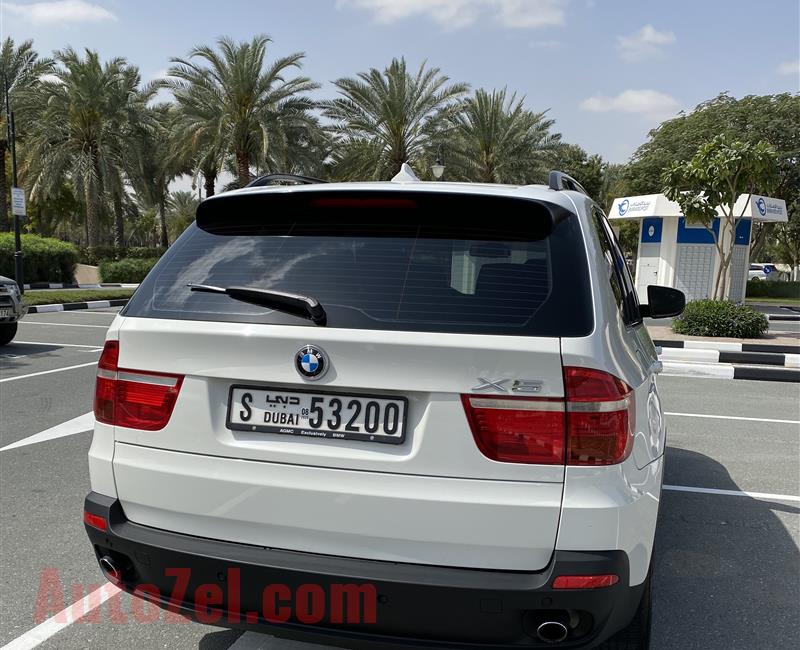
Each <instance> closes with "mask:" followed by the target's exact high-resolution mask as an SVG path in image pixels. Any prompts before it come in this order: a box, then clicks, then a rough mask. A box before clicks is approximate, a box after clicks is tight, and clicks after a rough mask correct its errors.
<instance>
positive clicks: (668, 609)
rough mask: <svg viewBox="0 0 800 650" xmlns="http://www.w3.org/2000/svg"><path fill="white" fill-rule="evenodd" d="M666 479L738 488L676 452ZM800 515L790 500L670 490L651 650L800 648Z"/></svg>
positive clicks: (700, 458)
mask: <svg viewBox="0 0 800 650" xmlns="http://www.w3.org/2000/svg"><path fill="white" fill-rule="evenodd" d="M689 477H691V478H689ZM664 482H665V483H667V484H677V485H695V486H701V487H710V488H715V489H722V490H739V489H740V488H739V487H738V486H737V485H736V483H734V481H733V480H732V479H731V477H730V475H729V474H728V472H727V470H726V469H725V467H724V466H723V465H721V464H720V463H718V462H717V461H715V460H713V459H711V458H709V457H708V456H705V455H703V454H698V453H696V452H693V451H687V450H684V449H677V448H669V449H668V451H667V463H666V476H665V480H664ZM798 514H800V508H798V507H796V506H794V505H791V504H789V503H780V502H768V501H760V500H756V499H751V498H748V497H740V496H723V495H706V494H694V493H685V492H664V493H663V495H662V503H661V513H660V521H659V528H658V535H657V539H656V555H655V582H654V590H653V595H654V611H653V615H654V618H653V644H652V648H653V650H667V649H672V648H703V649H704V650H714V649H720V650H722V649H724V650H734V649H739V648H741V649H745V648H746V649H747V650H753V649H757V648H765V649H766V648H769V649H772V648H792V647H800V626H798V609H799V608H798V586H800V551H798V543H800V531H798V518H797V515H798ZM790 531H794V537H793V536H792V533H791V532H790Z"/></svg>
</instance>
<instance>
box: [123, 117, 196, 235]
mask: <svg viewBox="0 0 800 650" xmlns="http://www.w3.org/2000/svg"><path fill="white" fill-rule="evenodd" d="M175 119H176V116H175V112H174V109H173V108H172V105H171V104H165V103H162V104H157V105H156V106H153V107H152V108H148V109H147V112H146V119H144V120H142V121H141V122H139V123H138V126H137V127H136V128H135V129H134V132H133V133H132V137H131V138H130V140H129V143H128V147H129V152H130V155H129V164H128V177H129V178H130V182H131V185H132V186H133V189H134V190H135V192H136V195H137V198H138V199H139V201H140V203H141V204H142V206H143V207H144V208H145V209H146V210H147V209H152V210H155V213H156V220H157V224H158V226H157V227H158V232H159V243H160V245H161V246H163V247H165V248H166V247H167V246H169V234H168V228H167V202H168V198H169V184H170V182H172V179H174V178H175V177H176V176H177V175H179V174H180V173H182V172H183V171H185V170H184V169H183V168H182V167H181V165H180V162H179V161H178V160H177V159H176V158H175V156H174V155H173V152H172V142H171V140H170V133H171V131H172V128H173V125H174V122H175Z"/></svg>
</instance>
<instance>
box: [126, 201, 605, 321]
mask: <svg viewBox="0 0 800 650" xmlns="http://www.w3.org/2000/svg"><path fill="white" fill-rule="evenodd" d="M218 205H219V208H217V209H218V210H221V209H222V208H223V207H224V201H221V200H220V202H219V204H218ZM410 206H411V207H409V206H405V205H404V204H400V205H394V206H393V209H386V208H383V207H382V206H380V205H374V206H372V205H371V204H370V205H367V206H366V207H363V206H362V207H359V208H358V209H348V207H347V206H346V205H342V204H338V203H337V204H335V205H334V206H333V207H328V208H324V207H323V208H319V207H318V208H316V209H314V210H309V209H305V208H304V209H297V210H292V209H290V208H286V209H285V210H281V212H282V213H281V214H278V215H276V214H275V213H274V210H273V209H270V210H269V212H268V213H267V214H265V215H264V217H263V219H259V218H254V216H253V215H252V214H251V213H248V217H247V218H237V215H236V214H235V210H234V213H233V214H230V215H225V216H226V219H220V218H219V215H215V216H216V217H217V218H216V220H215V222H214V224H213V226H212V227H208V228H207V230H203V229H201V228H200V227H198V226H197V225H196V224H192V225H191V226H190V227H189V229H188V230H187V231H186V232H185V233H184V234H183V235H182V236H181V237H180V238H179V240H178V241H177V242H176V243H175V244H174V245H173V246H172V247H171V248H170V249H169V251H168V252H167V253H166V254H165V255H164V257H163V258H162V259H161V260H160V262H159V263H158V264H157V265H156V267H155V268H154V269H153V271H152V272H151V273H150V275H148V277H147V279H146V280H145V281H144V282H143V283H142V285H141V287H140V288H139V290H138V291H137V292H136V293H135V295H134V296H133V298H132V299H131V301H130V302H129V304H128V306H127V307H126V308H125V310H124V314H125V315H126V316H136V317H143V318H167V319H183V320H203V321H219V322H237V323H266V324H275V325H298V326H307V327H316V325H314V323H313V322H311V321H309V320H306V319H304V318H302V317H299V316H296V315H291V314H286V313H283V312H281V311H277V310H273V309H270V308H265V307H262V306H257V305H252V304H248V303H245V302H240V301H237V300H233V299H232V298H230V297H228V296H226V295H218V294H210V293H198V292H193V291H190V289H189V286H188V285H190V284H206V285H214V286H219V287H232V286H239V287H242V286H244V287H256V288H262V289H272V290H277V291H283V292H290V293H297V294H303V295H305V296H310V297H313V298H315V299H317V300H318V301H319V302H320V303H321V304H322V306H323V308H324V309H325V311H326V313H327V326H328V327H337V328H352V329H378V330H407V331H423V332H431V331H433V332H453V333H469V334H499V335H520V336H584V335H586V334H588V333H589V332H590V331H591V329H592V327H593V320H592V310H591V297H590V292H589V280H588V270H587V264H586V259H585V252H584V247H583V243H582V238H581V236H580V230H579V225H578V223H577V218H574V217H573V218H570V217H569V216H565V215H562V216H561V217H558V218H555V219H554V218H553V216H552V215H551V214H550V212H549V211H548V210H547V208H545V207H544V206H542V205H541V204H539V203H535V202H532V201H519V200H514V201H510V202H509V201H506V202H496V203H495V204H494V207H496V208H497V209H496V210H495V211H494V212H492V213H484V214H479V213H477V212H474V211H473V212H472V213H470V214H468V215H467V214H462V215H461V216H460V217H459V216H458V212H459V210H453V211H448V212H449V214H442V213H441V210H436V211H432V210H427V209H425V206H424V205H422V206H420V205H416V204H410ZM241 207H242V206H241V205H239V206H237V204H236V203H231V208H232V209H233V208H236V209H241ZM472 207H476V206H475V205H474V204H473V206H472ZM479 207H484V209H485V206H479ZM554 221H555V223H554ZM201 223H202V222H201ZM209 231H210V232H209Z"/></svg>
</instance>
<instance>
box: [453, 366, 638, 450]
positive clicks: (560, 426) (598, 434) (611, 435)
mask: <svg viewBox="0 0 800 650" xmlns="http://www.w3.org/2000/svg"><path fill="white" fill-rule="evenodd" d="M564 383H565V386H566V399H565V400H564V399H561V398H542V397H511V396H509V397H495V396H483V395H462V396H461V401H462V403H463V404H464V411H465V412H466V414H467V420H468V421H469V425H470V428H471V429H472V434H473V436H474V437H475V442H476V443H477V445H478V448H479V449H480V450H481V452H482V453H483V455H484V456H486V457H488V458H491V459H492V460H498V461H503V462H507V463H531V464H541V465H563V464H565V463H566V464H567V465H613V464H614V463H621V462H622V461H623V460H625V459H626V458H627V457H628V456H629V455H630V453H631V449H632V448H633V427H634V424H635V411H634V404H635V401H634V395H633V390H632V389H631V387H630V386H628V385H627V384H626V383H625V382H624V381H622V380H621V379H618V378H617V377H614V375H611V374H609V373H607V372H603V371H602V370H594V369H592V368H564Z"/></svg>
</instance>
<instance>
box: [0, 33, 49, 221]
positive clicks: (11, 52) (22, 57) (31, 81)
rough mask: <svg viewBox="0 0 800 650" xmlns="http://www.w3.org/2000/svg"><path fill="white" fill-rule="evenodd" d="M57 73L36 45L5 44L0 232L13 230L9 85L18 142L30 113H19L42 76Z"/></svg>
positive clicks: (0, 78)
mask: <svg viewBox="0 0 800 650" xmlns="http://www.w3.org/2000/svg"><path fill="white" fill-rule="evenodd" d="M52 69H53V61H52V60H51V59H40V58H39V54H38V53H37V52H36V50H34V49H33V41H23V42H22V43H20V44H19V46H17V45H15V43H14V39H12V38H11V37H9V38H6V39H5V40H4V41H3V45H2V47H0V231H5V230H9V229H10V227H11V222H10V220H9V215H8V213H9V207H8V177H7V176H6V153H7V152H8V146H9V143H8V140H7V138H6V136H7V130H8V125H7V124H6V93H5V88H6V84H7V85H8V95H9V101H10V103H11V108H12V109H13V110H14V112H15V116H14V122H15V127H16V131H17V136H18V138H17V139H18V140H19V139H20V137H23V136H24V132H25V130H26V126H27V120H26V119H25V116H26V115H27V113H26V111H25V110H24V109H23V110H22V111H19V110H16V109H18V108H20V104H22V106H24V105H25V103H26V101H27V99H28V95H30V94H31V93H32V92H33V91H34V89H35V87H36V85H37V84H38V83H39V79H40V78H41V76H42V75H44V74H47V73H49V72H50V71H51V70H52Z"/></svg>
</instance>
